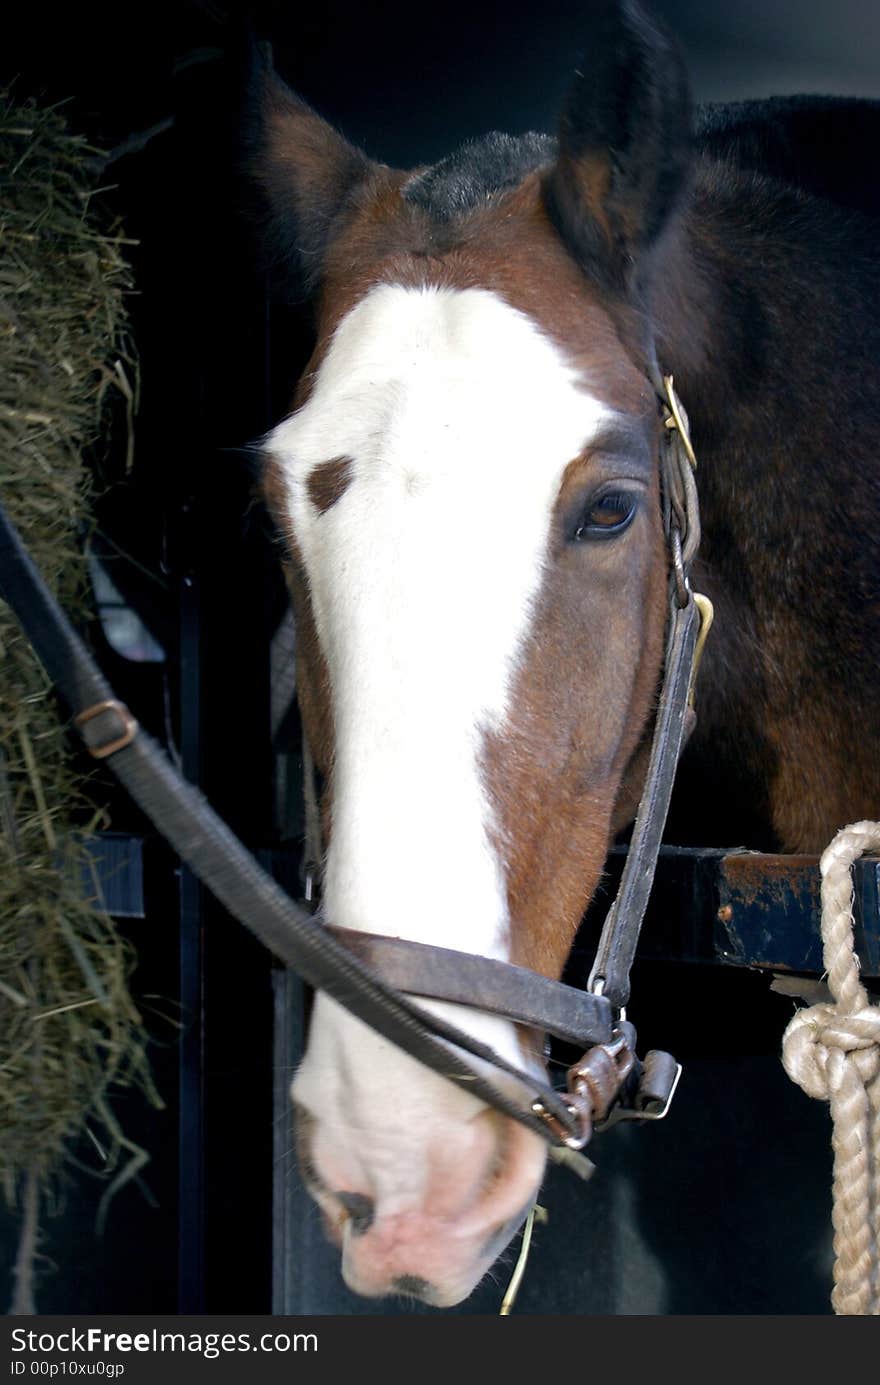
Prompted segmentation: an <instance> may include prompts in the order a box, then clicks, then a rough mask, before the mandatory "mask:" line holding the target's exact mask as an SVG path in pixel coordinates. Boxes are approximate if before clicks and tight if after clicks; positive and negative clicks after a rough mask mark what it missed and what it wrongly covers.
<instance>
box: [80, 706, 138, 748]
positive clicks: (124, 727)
mask: <svg viewBox="0 0 880 1385" xmlns="http://www.w3.org/2000/svg"><path fill="white" fill-rule="evenodd" d="M98 718H100V719H101V720H98ZM105 719H106V720H105ZM73 722H74V725H75V726H76V727H77V729H78V730H79V732H80V734H81V735H82V738H83V740H84V741H85V744H86V749H87V750H88V752H89V754H90V755H91V756H92V757H93V758H94V759H95V760H106V758H107V756H108V755H115V754H116V752H117V750H124V749H125V747H126V746H127V745H131V743H132V741H133V740H134V738H135V736H136V735H137V732H138V724H137V721H136V720H135V718H134V717H133V716H132V714H131V712H130V711H129V710H128V708H127V707H126V705H125V703H124V702H117V701H115V699H113V698H108V700H107V701H106V702H95V703H94V704H93V706H91V707H87V708H86V709H85V711H84V712H79V713H78V714H77V716H75V717H74V718H73Z"/></svg>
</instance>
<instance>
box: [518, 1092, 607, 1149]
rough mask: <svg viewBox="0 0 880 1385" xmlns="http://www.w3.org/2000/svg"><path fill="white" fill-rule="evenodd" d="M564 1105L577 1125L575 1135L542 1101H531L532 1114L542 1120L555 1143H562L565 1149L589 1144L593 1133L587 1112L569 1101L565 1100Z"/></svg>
mask: <svg viewBox="0 0 880 1385" xmlns="http://www.w3.org/2000/svg"><path fill="white" fill-rule="evenodd" d="M566 1105H567V1106H568V1110H569V1113H570V1114H571V1115H572V1116H573V1117H574V1119H575V1120H576V1121H577V1124H578V1126H579V1130H578V1133H577V1134H576V1135H573V1134H572V1132H571V1131H570V1130H569V1129H568V1127H567V1126H565V1125H563V1123H562V1121H561V1120H560V1119H559V1117H558V1116H554V1114H553V1112H552V1111H548V1110H547V1107H546V1106H545V1105H544V1103H543V1101H533V1102H532V1105H531V1110H532V1113H533V1115H536V1116H538V1117H539V1118H540V1119H541V1120H542V1121H543V1122H544V1124H545V1125H546V1126H547V1129H548V1130H549V1131H550V1133H551V1135H552V1136H553V1138H554V1139H555V1140H556V1142H557V1144H560V1145H564V1147H565V1148H566V1149H573V1150H578V1149H583V1147H584V1145H586V1144H589V1142H590V1136H591V1135H592V1133H593V1126H592V1122H591V1120H590V1117H589V1114H588V1113H587V1112H586V1111H584V1110H583V1109H582V1108H581V1107H580V1106H576V1105H575V1104H574V1103H573V1102H571V1101H567V1102H566Z"/></svg>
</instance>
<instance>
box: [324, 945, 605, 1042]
mask: <svg viewBox="0 0 880 1385" xmlns="http://www.w3.org/2000/svg"><path fill="white" fill-rule="evenodd" d="M325 928H326V931H327V932H328V933H330V934H331V935H332V936H333V937H334V938H337V939H338V940H339V942H341V943H342V944H343V946H344V947H346V948H347V949H348V951H349V952H351V953H353V954H354V956H355V957H357V958H358V959H359V961H361V962H363V963H364V964H365V965H366V966H368V967H370V968H371V970H373V971H375V972H376V973H377V974H378V975H379V976H381V977H382V979H383V981H387V982H388V984H389V985H390V986H394V987H395V989H397V990H399V991H405V992H406V993H407V995H416V996H423V997H425V998H426V999H430V1000H451V1001H454V1002H455V1004H457V1005H470V1006H476V1007H478V1008H479V1009H480V1010H485V1011H487V1012H488V1013H489V1014H492V1015H503V1016H504V1017H505V1019H510V1020H515V1021H516V1022H517V1023H518V1024H526V1025H528V1026H529V1027H530V1028H533V1029H540V1030H541V1031H542V1032H544V1033H547V1034H552V1035H553V1036H554V1037H555V1038H557V1039H565V1040H566V1041H567V1042H568V1043H571V1044H579V1045H580V1046H581V1047H583V1048H588V1047H589V1046H590V1045H591V1044H606V1043H608V1041H609V1040H610V1038H611V1029H612V1016H611V1005H610V1004H609V1002H608V1000H607V999H606V998H605V997H604V996H598V995H592V994H591V993H590V992H589V991H582V990H580V988H579V987H576V986H566V985H564V984H563V983H562V982H561V981H550V980H548V978H547V977H546V976H538V975H537V973H535V972H532V971H527V970H526V969H525V967H515V966H512V965H511V963H509V962H499V961H495V960H493V959H492V958H490V957H479V956H476V955H474V954H473V953H470V952H454V951H453V950H452V949H451V948H448V947H434V946H432V945H430V944H428V943H414V942H408V941H406V940H405V939H404V938H387V937H383V936H381V935H380V934H377V933H358V932H355V931H354V930H352V929H349V928H336V927H333V926H331V925H325Z"/></svg>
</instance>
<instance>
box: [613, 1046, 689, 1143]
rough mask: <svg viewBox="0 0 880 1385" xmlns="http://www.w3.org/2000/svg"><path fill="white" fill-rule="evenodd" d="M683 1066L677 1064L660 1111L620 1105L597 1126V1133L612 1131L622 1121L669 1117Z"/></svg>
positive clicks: (654, 1119) (656, 1119)
mask: <svg viewBox="0 0 880 1385" xmlns="http://www.w3.org/2000/svg"><path fill="white" fill-rule="evenodd" d="M681 1072H682V1065H681V1063H676V1065H675V1077H674V1079H673V1082H672V1086H671V1087H670V1088H669V1092H668V1093H667V1096H666V1099H665V1101H664V1102H663V1104H662V1106H661V1107H660V1109H659V1110H657V1111H655V1110H651V1109H650V1107H646V1108H644V1109H642V1108H640V1107H638V1106H622V1105H620V1104H619V1103H618V1105H617V1106H613V1107H612V1108H611V1110H610V1111H609V1112H608V1114H607V1116H606V1117H605V1119H604V1120H602V1121H600V1122H599V1123H598V1124H597V1125H596V1131H597V1133H601V1132H602V1131H604V1130H610V1129H611V1128H612V1126H615V1125H619V1124H620V1122H621V1121H662V1120H665V1119H666V1117H667V1116H668V1115H669V1108H670V1106H671V1105H672V1098H673V1097H674V1096H675V1093H676V1091H677V1090H678V1083H679V1080H680V1078H681Z"/></svg>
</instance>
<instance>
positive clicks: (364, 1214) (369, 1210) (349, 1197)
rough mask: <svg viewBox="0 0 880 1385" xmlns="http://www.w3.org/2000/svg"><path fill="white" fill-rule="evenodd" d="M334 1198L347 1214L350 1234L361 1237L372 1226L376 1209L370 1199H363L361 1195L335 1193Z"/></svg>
mask: <svg viewBox="0 0 880 1385" xmlns="http://www.w3.org/2000/svg"><path fill="white" fill-rule="evenodd" d="M336 1196H337V1197H338V1199H339V1201H340V1202H341V1203H342V1205H343V1207H344V1208H345V1210H346V1212H347V1213H348V1216H349V1221H350V1225H351V1234H352V1235H353V1236H363V1234H364V1232H366V1231H369V1229H370V1227H371V1226H372V1225H373V1217H374V1215H375V1212H376V1208H375V1204H374V1203H373V1200H372V1198H369V1197H364V1194H363V1193H337V1194H336Z"/></svg>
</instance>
